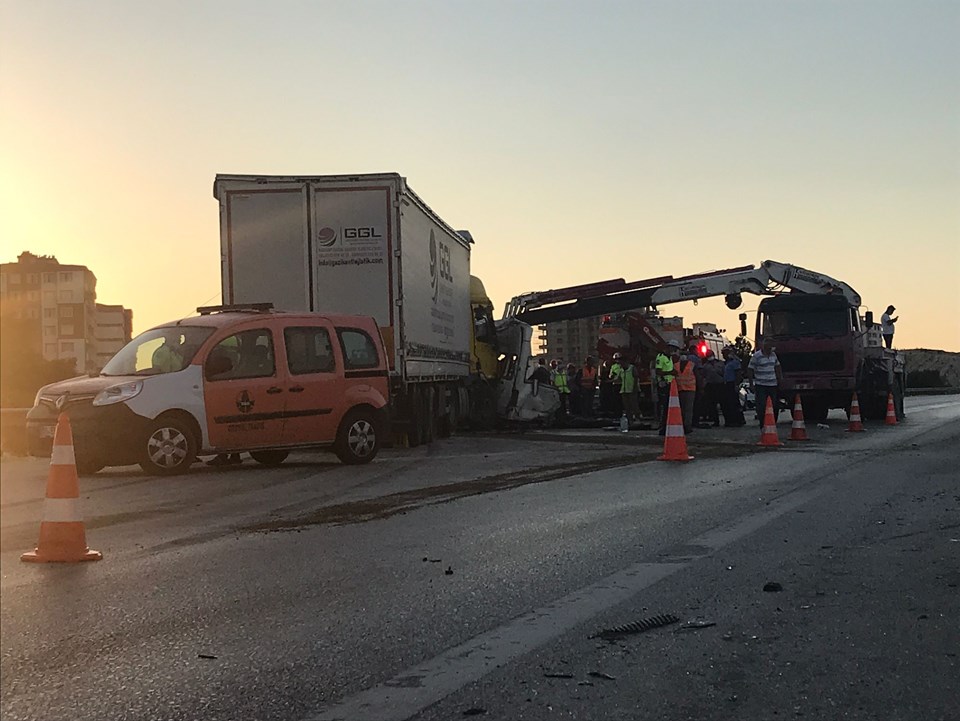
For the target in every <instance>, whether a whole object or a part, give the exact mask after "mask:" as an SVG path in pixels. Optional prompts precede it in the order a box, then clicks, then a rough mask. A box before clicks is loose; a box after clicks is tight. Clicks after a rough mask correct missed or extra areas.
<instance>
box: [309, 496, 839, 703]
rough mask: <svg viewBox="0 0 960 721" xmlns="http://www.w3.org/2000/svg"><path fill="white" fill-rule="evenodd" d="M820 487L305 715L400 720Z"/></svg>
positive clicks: (736, 536)
mask: <svg viewBox="0 0 960 721" xmlns="http://www.w3.org/2000/svg"><path fill="white" fill-rule="evenodd" d="M826 490H827V487H820V488H814V489H803V490H799V491H794V492H792V493H788V494H786V495H784V496H782V497H780V498H779V499H777V500H775V501H771V502H770V506H769V507H767V508H765V509H763V510H762V511H758V512H755V513H750V514H747V515H746V516H743V517H741V518H740V520H738V521H737V522H736V523H734V524H731V525H729V526H721V527H718V528H715V529H712V530H710V531H708V532H707V533H704V534H702V535H700V536H697V537H696V538H694V539H693V540H691V541H689V542H688V545H690V546H703V547H705V552H704V553H702V554H700V555H691V556H688V557H685V558H684V559H683V560H682V561H681V560H679V559H678V560H677V561H674V562H670V563H637V564H634V565H633V566H629V567H628V568H626V569H624V570H622V571H618V572H617V573H614V574H612V575H610V576H607V577H606V578H604V579H603V580H601V581H598V582H597V583H594V584H591V585H589V586H585V587H583V588H581V589H579V590H577V591H574V592H573V593H571V594H569V595H568V596H564V597H563V598H561V599H559V600H557V601H555V602H553V603H551V604H549V605H547V606H544V607H542V608H539V609H537V610H536V611H533V612H532V613H528V614H526V615H524V616H520V617H518V618H515V619H514V620H512V621H510V622H508V623H506V624H504V625H503V626H500V627H498V628H495V629H493V630H491V631H488V632H486V633H482V634H480V635H478V636H475V637H474V638H472V639H470V640H469V641H466V642H465V643H462V644H460V645H459V646H455V647H453V648H451V649H448V650H447V651H445V652H443V653H442V654H440V655H439V656H436V657H435V658H432V659H429V660H427V661H424V662H423V663H421V664H417V665H416V666H413V667H411V668H409V669H407V670H405V671H403V672H401V673H400V674H398V675H396V676H394V677H393V678H392V679H390V680H389V681H385V682H384V683H382V684H380V685H379V686H374V687H373V688H370V689H367V690H366V691H361V692H360V693H358V694H355V695H354V696H350V697H348V698H346V699H344V700H343V701H341V702H340V703H338V704H336V705H334V706H333V707H331V708H329V709H327V710H325V711H322V712H320V713H319V714H317V715H314V716H310V717H308V718H307V719H305V721H404V720H405V719H408V718H410V717H411V716H414V715H416V714H417V713H420V712H421V711H423V710H424V709H426V708H428V707H429V706H432V705H433V704H435V703H437V702H438V701H440V700H441V699H443V698H445V697H447V696H449V695H450V694H452V693H454V692H455V691H457V690H459V689H461V688H463V687H464V686H466V685H467V684H469V683H473V682H474V681H477V680H479V679H481V678H482V677H483V676H485V675H486V674H488V673H489V672H491V671H493V670H494V669H496V668H497V667H499V666H503V665H504V664H506V663H509V662H510V661H511V660H513V659H514V658H516V657H518V656H520V655H522V654H525V653H528V652H530V651H532V650H534V649H536V648H538V647H539V646H543V645H544V644H546V643H548V642H550V641H552V640H553V639H555V638H557V637H558V636H560V635H561V634H563V633H566V632H567V631H569V630H570V629H572V628H574V627H575V626H578V625H580V624H582V623H584V622H586V621H589V620H590V619H591V618H593V617H594V616H597V615H598V614H600V613H602V612H604V611H606V610H608V609H610V608H613V607H614V606H616V605H618V604H620V603H623V602H625V601H628V600H629V599H630V598H632V597H633V596H635V595H636V594H637V593H639V592H640V591H642V590H643V589H645V588H647V587H649V586H652V585H653V584H655V583H657V582H658V581H661V580H663V579H664V578H667V577H668V576H671V575H673V574H674V573H676V572H677V571H680V570H682V569H684V568H687V567H688V566H690V565H691V564H692V563H694V562H696V561H698V560H700V559H702V558H705V557H706V556H708V555H710V553H713V552H714V551H717V550H718V549H720V548H722V547H724V546H726V545H729V544H731V543H733V542H734V541H737V540H739V539H741V538H743V537H744V536H748V535H750V534H751V533H754V532H755V531H757V530H759V529H760V528H762V527H763V526H765V525H766V524H768V523H770V522H771V521H773V520H775V519H776V518H778V517H780V516H782V515H784V514H785V513H789V512H790V511H792V510H794V509H796V508H797V507H799V506H802V505H803V504H805V503H808V502H809V501H811V500H813V499H814V498H816V497H817V496H819V495H821V494H822V493H824V492H825V491H826ZM678 561H679V562H678Z"/></svg>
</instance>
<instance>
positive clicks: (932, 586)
mask: <svg viewBox="0 0 960 721" xmlns="http://www.w3.org/2000/svg"><path fill="white" fill-rule="evenodd" d="M907 412H908V414H909V415H908V420H907V422H906V423H903V424H901V425H900V426H897V427H895V428H886V427H883V426H878V425H876V424H871V425H868V426H867V428H868V430H867V432H866V433H863V434H851V433H846V432H845V431H844V428H845V422H844V421H843V420H842V418H841V417H839V416H838V417H835V418H832V419H831V423H830V425H831V428H830V429H826V430H825V429H818V428H815V427H814V428H810V429H808V432H809V433H810V435H811V438H812V439H811V440H810V441H808V442H805V443H788V444H787V445H786V446H785V447H784V448H781V449H775V450H771V449H760V448H757V447H756V445H755V443H756V440H757V438H758V431H757V429H756V428H753V427H751V428H744V429H730V430H725V429H715V430H708V431H699V430H698V431H697V432H696V433H695V434H694V435H693V436H691V437H690V439H689V444H690V450H691V453H692V454H693V455H695V456H696V460H694V461H693V462H691V463H687V464H681V463H663V462H657V461H655V460H653V459H654V458H655V456H656V455H658V453H659V451H660V444H661V443H662V439H659V438H657V437H656V435H655V433H650V432H631V433H629V434H626V435H621V434H619V433H615V432H611V431H602V430H598V431H572V430H570V431H552V432H543V433H527V434H523V435H509V436H507V435H505V436H463V437H458V438H454V439H450V440H449V441H443V442H440V443H437V444H434V445H432V446H431V447H429V448H418V449H415V450H399V449H397V450H389V451H386V452H384V454H383V456H382V457H381V458H378V459H377V461H375V462H374V463H373V464H371V465H369V466H367V467H361V468H348V467H343V466H340V465H339V464H337V463H336V461H335V460H332V459H331V458H327V457H324V456H311V455H306V454H304V455H298V456H297V457H296V458H294V459H293V461H294V462H292V463H288V464H285V465H284V466H281V467H279V468H276V469H268V468H262V467H255V466H254V464H253V463H252V462H251V461H249V460H248V461H247V462H246V463H245V464H244V465H243V466H241V467H234V468H228V469H211V468H201V467H199V466H198V467H197V469H196V470H195V471H194V472H192V473H191V474H189V475H187V476H183V477H179V478H174V479H156V478H149V477H146V476H143V475H141V474H139V473H138V472H137V471H136V470H135V469H112V470H108V471H106V472H104V473H101V474H98V475H97V476H95V477H93V478H89V479H88V478H84V479H82V481H81V495H82V507H83V511H84V515H85V518H86V521H87V522H86V525H87V540H88V542H89V544H90V546H91V547H92V548H95V549H97V550H100V551H102V552H103V554H104V560H103V561H100V562H97V563H88V564H78V565H68V566H61V565H40V566H37V565H33V564H23V563H20V562H19V560H18V556H19V553H21V552H22V551H25V550H28V549H30V548H32V546H33V544H35V542H36V539H37V532H38V527H39V519H40V514H41V512H42V497H43V488H44V482H45V477H46V466H45V464H44V462H43V461H40V460H36V459H35V460H23V459H12V460H5V461H4V464H3V469H2V470H3V483H2V504H0V505H2V523H0V526H2V528H0V535H2V587H0V592H2V596H0V598H2V614H0V622H2V626H0V627H2V669H0V670H2V678H0V689H2V700H0V717H2V718H3V719H4V721H13V720H14V719H44V720H47V721H55V720H58V719H71V721H74V720H77V719H91V720H93V719H96V720H98V721H100V720H104V721H105V720H108V719H171V720H172V719H207V720H219V719H223V720H227V719H265V720H273V719H284V720H287V719H289V720H291V721H308V720H311V721H320V720H322V719H350V720H351V721H353V720H361V719H371V720H374V719H376V720H384V719H397V720H400V719H417V720H422V721H426V720H431V721H432V720H437V721H439V720H440V719H458V718H469V717H477V718H490V719H537V720H539V719H544V720H545V719H636V718H644V719H728V718H729V719H743V718H749V719H784V718H807V719H821V718H829V719H841V718H843V719H847V718H849V719H876V718H884V719H905V720H906V719H918V718H923V719H954V720H955V719H960V684H957V683H956V679H957V678H960V659H958V653H960V591H958V584H960V478H958V476H960V473H958V468H960V450H958V449H960V423H958V420H960V399H955V398H950V397H924V398H917V399H911V400H910V402H909V404H908V406H907ZM779 430H780V435H781V437H783V438H785V437H786V436H787V435H788V433H789V421H788V420H787V419H786V418H783V419H782V420H781V423H780V428H779ZM765 587H766V588H767V589H769V590H766V591H765V590H764V588H765ZM668 614H669V615H671V616H672V617H675V618H676V619H677V620H676V621H675V622H671V623H668V624H667V625H664V626H662V627H658V628H652V629H650V630H645V631H642V632H637V633H625V634H621V635H619V636H614V637H606V636H605V635H604V634H601V632H602V631H604V630H605V629H606V630H611V629H617V628H618V627H620V628H621V630H623V631H637V630H639V628H640V627H642V626H643V625H644V623H643V622H645V621H648V620H650V619H656V618H657V617H661V620H666V621H670V620H672V619H670V618H663V617H664V616H665V615H668Z"/></svg>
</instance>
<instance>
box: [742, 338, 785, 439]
mask: <svg viewBox="0 0 960 721" xmlns="http://www.w3.org/2000/svg"><path fill="white" fill-rule="evenodd" d="M747 378H748V379H749V380H750V381H751V382H752V384H753V387H754V396H755V397H756V399H757V419H758V420H759V421H760V426H761V427H762V426H763V416H764V413H766V409H767V398H771V399H772V400H773V419H774V422H776V420H777V419H778V418H779V416H780V384H781V383H782V382H783V371H782V370H781V368H780V359H779V358H777V354H776V353H775V352H774V348H773V340H772V339H770V338H764V339H763V346H762V347H761V349H760V350H758V351H757V352H756V353H754V354H753V356H752V357H751V358H750V365H748V366H747Z"/></svg>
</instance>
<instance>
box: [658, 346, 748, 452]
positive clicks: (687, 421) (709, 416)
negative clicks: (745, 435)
mask: <svg viewBox="0 0 960 721" xmlns="http://www.w3.org/2000/svg"><path fill="white" fill-rule="evenodd" d="M721 355H722V356H723V360H721V359H719V358H717V357H716V354H715V353H714V352H713V351H712V350H707V352H706V356H705V357H704V358H702V359H701V358H700V356H699V354H698V353H697V350H696V343H695V342H694V343H691V345H690V347H689V348H688V350H687V352H686V353H683V352H681V348H680V344H679V343H676V342H670V343H668V344H667V349H666V350H665V351H664V352H661V353H658V354H657V358H656V360H655V361H654V372H655V373H656V380H657V407H658V409H659V416H660V429H659V430H660V435H661V436H662V435H664V434H665V433H666V428H667V407H668V405H669V401H670V384H671V383H672V382H673V381H674V380H676V382H677V395H678V397H679V400H680V414H681V417H682V418H683V430H684V432H685V433H692V432H693V429H694V428H712V427H716V426H719V425H720V414H721V413H722V414H723V421H724V423H723V425H724V426H727V427H733V426H736V427H739V426H742V425H744V424H745V423H746V421H745V419H744V417H743V410H742V409H741V406H740V395H739V394H740V383H741V382H742V381H743V367H742V363H741V361H740V358H739V357H738V356H737V354H736V353H735V352H734V350H733V349H732V348H730V347H725V348H723V349H722V350H721Z"/></svg>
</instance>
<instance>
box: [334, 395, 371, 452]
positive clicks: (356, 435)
mask: <svg viewBox="0 0 960 721" xmlns="http://www.w3.org/2000/svg"><path fill="white" fill-rule="evenodd" d="M377 423H378V419H377V416H376V414H375V412H374V411H372V410H369V409H366V410H365V409H362V408H357V409H354V410H352V411H350V412H349V413H348V414H347V417H346V418H344V419H343V422H342V423H341V424H340V430H339V432H338V433H337V444H336V446H335V447H334V450H335V451H336V454H337V458H339V459H340V461H341V462H343V463H346V464H347V465H357V464H360V463H369V462H370V461H372V460H373V459H374V458H375V457H376V455H377V451H379V450H380V437H379V434H378V428H377Z"/></svg>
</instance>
